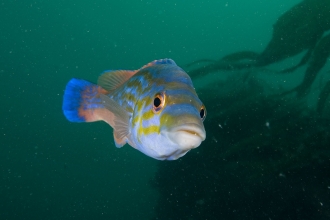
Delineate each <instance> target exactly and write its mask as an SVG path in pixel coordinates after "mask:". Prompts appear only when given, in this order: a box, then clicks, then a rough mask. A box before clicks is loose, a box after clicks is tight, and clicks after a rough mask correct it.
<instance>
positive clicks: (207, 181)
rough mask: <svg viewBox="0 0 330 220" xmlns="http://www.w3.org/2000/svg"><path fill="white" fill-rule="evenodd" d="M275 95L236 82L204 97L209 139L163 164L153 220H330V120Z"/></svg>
mask: <svg viewBox="0 0 330 220" xmlns="http://www.w3.org/2000/svg"><path fill="white" fill-rule="evenodd" d="M234 85H235V86H234ZM220 88H221V89H220ZM269 88H270V87H269V85H267V84H265V83H264V82H261V81H260V80H256V79H255V78H249V79H248V80H247V81H245V82H242V81H240V78H236V79H235V78H231V79H229V80H227V81H223V82H219V83H216V84H214V85H213V86H210V87H209V88H207V89H204V90H203V91H201V99H202V100H203V101H204V103H205V105H206V107H207V111H208V116H207V118H206V121H205V128H206V131H207V139H206V140H205V142H203V143H202V145H201V146H200V147H199V148H197V149H194V150H192V151H191V152H189V153H188V154H187V155H186V156H184V157H183V158H182V159H180V160H178V161H174V162H165V163H164V162H162V163H160V164H159V169H158V172H157V174H156V175H155V177H154V178H153V179H152V181H151V183H152V185H153V186H154V187H155V188H156V189H157V190H158V191H159V193H160V198H159V201H158V204H157V206H156V210H155V213H156V214H155V217H154V219H209V220H212V219H239V220H242V219H254V220H258V219H260V220H261V219H267V220H269V219H271V220H277V219H278V220H282V219H290V220H293V219H299V220H302V219H329V218H330V211H329V210H330V204H329V201H330V200H329V198H330V175H329V173H330V147H329V146H330V131H329V128H330V126H329V125H330V120H329V119H326V118H322V117H321V116H320V115H319V114H318V113H317V112H316V111H315V110H314V109H311V108H308V107H307V104H306V103H305V102H304V101H303V99H297V98H296V97H294V96H292V97H289V96H276V95H271V91H270V89H269Z"/></svg>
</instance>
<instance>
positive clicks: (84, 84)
mask: <svg viewBox="0 0 330 220" xmlns="http://www.w3.org/2000/svg"><path fill="white" fill-rule="evenodd" d="M92 85H93V84H92V83H90V82H88V81H86V80H82V79H75V78H73V79H71V80H70V81H69V82H68V84H67V85H66V88H65V91H64V97H63V106H62V110H63V113H64V115H65V117H66V118H67V119H68V120H69V121H71V122H85V118H84V117H82V116H79V112H78V110H79V108H80V106H81V103H82V102H83V99H82V97H81V93H82V92H83V91H84V90H85V89H86V88H88V87H90V86H92Z"/></svg>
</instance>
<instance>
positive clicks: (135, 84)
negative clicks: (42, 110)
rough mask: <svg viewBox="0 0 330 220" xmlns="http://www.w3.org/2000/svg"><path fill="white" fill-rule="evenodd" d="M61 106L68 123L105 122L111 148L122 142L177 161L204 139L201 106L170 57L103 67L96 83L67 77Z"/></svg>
mask: <svg viewBox="0 0 330 220" xmlns="http://www.w3.org/2000/svg"><path fill="white" fill-rule="evenodd" d="M62 108H63V112H64V115H65V116H66V118H67V119H68V120H69V121H72V122H93V121H99V120H103V121H105V122H106V123H108V124H109V125H110V126H111V127H112V128H113V130H114V140H115V144H116V146H117V147H122V146H123V145H125V144H126V143H128V144H129V145H131V146H132V147H134V148H135V149H137V150H139V151H141V152H142V153H144V154H146V155H148V156H150V157H152V158H155V159H158V160H175V159H178V158H179V157H181V156H183V155H185V154H186V153H187V152H188V151H189V150H191V149H193V148H196V147H198V146H199V145H200V144H201V142H202V141H203V140H205V137H206V132H205V129H204V125H203V121H204V119H205V117H206V109H205V106H204V105H203V103H202V102H201V100H200V99H199V98H198V96H197V94H196V92H195V89H194V87H193V84H192V81H191V79H190V77H189V76H188V74H187V73H186V72H184V71H183V70H182V69H181V68H180V67H178V66H177V65H176V64H175V62H174V61H173V60H171V59H162V60H156V61H153V62H151V63H149V64H147V65H145V66H143V67H142V68H141V69H139V70H134V71H132V70H117V71H105V72H104V73H103V74H102V75H101V76H100V77H99V79H98V83H97V85H95V84H93V83H90V82H88V81H85V80H82V79H75V78H74V79H71V80H70V81H69V83H68V84H67V86H66V90H65V93H64V98H63V107H62Z"/></svg>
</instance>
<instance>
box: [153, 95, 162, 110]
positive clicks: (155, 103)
mask: <svg viewBox="0 0 330 220" xmlns="http://www.w3.org/2000/svg"><path fill="white" fill-rule="evenodd" d="M161 102H162V101H161V100H160V98H158V97H156V98H155V99H154V106H155V107H156V108H157V107H159V106H160V104H161Z"/></svg>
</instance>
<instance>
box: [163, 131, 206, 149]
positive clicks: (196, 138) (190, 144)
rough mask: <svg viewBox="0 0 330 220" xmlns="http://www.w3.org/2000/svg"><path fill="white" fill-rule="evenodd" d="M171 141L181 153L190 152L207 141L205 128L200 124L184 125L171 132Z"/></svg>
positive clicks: (169, 133) (169, 134)
mask: <svg viewBox="0 0 330 220" xmlns="http://www.w3.org/2000/svg"><path fill="white" fill-rule="evenodd" d="M168 137H169V139H170V140H171V141H172V142H173V143H174V144H175V146H176V148H177V149H178V150H181V151H188V150H190V149H193V148H196V147H198V146H199V145H200V144H201V143H202V141H204V140H205V138H206V134H205V129H204V126H200V125H199V124H184V125H180V126H176V127H174V128H172V129H171V130H169V132H168Z"/></svg>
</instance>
